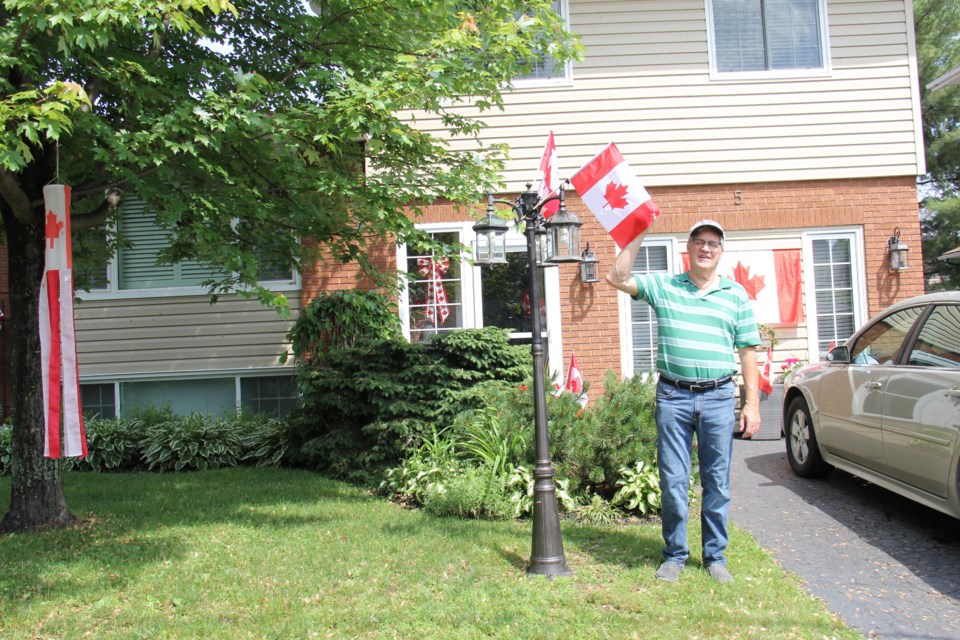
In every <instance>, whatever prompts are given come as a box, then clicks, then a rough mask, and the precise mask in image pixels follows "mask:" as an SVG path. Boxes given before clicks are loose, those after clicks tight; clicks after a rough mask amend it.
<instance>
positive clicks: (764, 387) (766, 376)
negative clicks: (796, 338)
mask: <svg viewBox="0 0 960 640" xmlns="http://www.w3.org/2000/svg"><path fill="white" fill-rule="evenodd" d="M772 368H773V348H772V347H767V359H766V361H764V363H763V368H762V369H761V370H760V391H763V392H764V393H765V394H767V395H770V394H771V393H773V372H772Z"/></svg>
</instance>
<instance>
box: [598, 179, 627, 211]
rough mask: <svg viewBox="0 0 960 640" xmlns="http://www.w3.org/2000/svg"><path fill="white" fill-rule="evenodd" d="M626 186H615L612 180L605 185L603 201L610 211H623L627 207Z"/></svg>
mask: <svg viewBox="0 0 960 640" xmlns="http://www.w3.org/2000/svg"><path fill="white" fill-rule="evenodd" d="M626 195H627V186H626V185H623V184H617V183H616V182H614V181H613V180H611V181H610V182H608V183H607V191H606V193H604V194H603V199H604V200H606V201H607V204H608V205H610V208H611V209H623V208H624V207H625V206H627V199H626V197H625V196H626Z"/></svg>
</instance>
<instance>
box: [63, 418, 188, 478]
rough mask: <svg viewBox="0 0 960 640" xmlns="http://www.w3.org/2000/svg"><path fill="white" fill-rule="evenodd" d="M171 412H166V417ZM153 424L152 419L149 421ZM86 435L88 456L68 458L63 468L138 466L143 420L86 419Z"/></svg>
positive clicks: (131, 468)
mask: <svg viewBox="0 0 960 640" xmlns="http://www.w3.org/2000/svg"><path fill="white" fill-rule="evenodd" d="M170 418H172V414H170V415H167V419H168V420H169V419H170ZM152 422H153V423H155V422H156V421H155V420H152ZM84 426H85V431H86V435H87V455H86V457H83V458H67V459H66V460H65V461H64V468H65V469H74V470H78V471H135V470H137V469H138V468H140V466H141V464H142V461H141V457H140V456H141V451H142V449H141V440H142V439H143V437H144V435H145V433H146V425H145V423H144V422H143V421H142V420H140V419H137V418H132V419H130V420H126V419H123V418H111V419H100V418H95V419H93V420H88V421H86V422H85V424H84Z"/></svg>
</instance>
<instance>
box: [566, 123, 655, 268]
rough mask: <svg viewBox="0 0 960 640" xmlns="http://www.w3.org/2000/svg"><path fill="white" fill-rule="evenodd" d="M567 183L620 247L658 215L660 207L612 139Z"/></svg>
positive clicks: (645, 227)
mask: <svg viewBox="0 0 960 640" xmlns="http://www.w3.org/2000/svg"><path fill="white" fill-rule="evenodd" d="M570 183H571V184H572V185H573V188H574V189H576V190H577V193H579V194H580V197H581V198H583V203H584V204H585V205H587V208H588V209H590V211H592V212H593V215H595V216H597V219H598V220H599V221H600V224H602V225H603V228H604V229H606V230H607V232H608V233H609V234H610V235H611V236H612V237H613V239H614V241H615V242H616V243H617V246H618V247H620V248H621V249H622V248H623V247H625V246H627V245H628V244H630V241H631V240H633V239H634V238H636V237H637V236H638V235H640V234H641V233H643V232H644V231H645V230H646V229H647V227H649V226H650V223H651V222H653V221H654V220H655V219H656V218H657V217H658V216H659V215H660V207H658V206H657V203H656V202H654V201H653V198H652V197H650V194H649V193H647V190H646V189H645V188H644V186H643V183H641V182H640V179H639V178H637V176H636V175H635V174H634V173H633V170H632V169H631V168H630V165H628V164H627V161H626V160H624V158H623V155H622V154H621V153H620V150H619V149H617V145H615V144H614V143H612V142H611V143H610V144H608V145H607V146H606V147H604V149H603V151H601V152H600V153H598V154H597V155H596V156H595V157H594V158H593V159H592V160H590V162H588V163H587V164H585V165H583V166H582V167H581V168H580V170H579V171H577V172H576V173H575V174H574V175H573V177H572V178H570Z"/></svg>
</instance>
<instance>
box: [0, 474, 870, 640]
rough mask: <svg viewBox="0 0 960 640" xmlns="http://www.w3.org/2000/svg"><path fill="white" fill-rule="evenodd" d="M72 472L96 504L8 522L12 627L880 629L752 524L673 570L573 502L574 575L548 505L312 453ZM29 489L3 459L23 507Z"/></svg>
mask: <svg viewBox="0 0 960 640" xmlns="http://www.w3.org/2000/svg"><path fill="white" fill-rule="evenodd" d="M65 484H66V491H67V500H68V503H69V505H70V507H71V509H72V510H73V512H74V513H75V514H77V515H78V516H80V517H82V518H84V519H87V520H88V523H87V524H85V525H84V526H81V527H77V528H74V529H71V530H66V531H49V532H44V533H39V534H20V535H14V536H5V537H0V638H4V639H14V638H96V639H98V640H99V639H104V638H150V639H156V638H204V639H212V638H230V639H236V638H278V639H286V638H490V637H494V638H645V639H649V638H671V639H674V638H677V639H681V638H682V639H686V638H717V639H723V640H730V639H732V638H764V639H767V638H810V639H815V640H824V639H826V638H860V637H861V636H860V635H859V634H857V633H855V632H854V631H852V630H850V629H848V628H847V627H846V626H845V625H844V624H843V623H842V622H840V621H839V620H837V619H835V618H833V617H832V616H831V615H830V614H829V613H828V612H827V611H826V609H825V608H824V606H823V604H822V603H821V602H819V601H818V600H816V599H814V598H812V597H809V596H807V595H806V594H804V592H803V591H802V589H801V588H800V587H799V583H798V581H797V579H796V578H794V577H793V576H791V575H789V574H787V573H785V572H784V571H782V570H781V569H780V568H778V567H777V565H776V564H775V563H774V562H773V561H772V560H771V558H770V557H769V556H768V555H767V554H766V553H765V552H764V551H763V550H762V549H760V548H759V547H758V546H757V544H756V543H755V542H754V541H753V539H752V538H751V537H750V536H749V535H748V534H746V533H745V532H743V531H741V530H738V529H736V528H734V531H733V534H732V542H731V545H730V550H729V552H728V559H729V566H730V568H731V570H732V571H733V573H734V575H735V576H736V577H737V581H736V582H735V583H733V584H730V585H719V584H716V583H714V582H713V581H711V580H710V578H709V576H708V575H707V573H706V571H704V570H703V569H702V568H701V567H700V565H699V559H698V558H693V559H692V562H691V563H689V564H688V568H687V569H686V570H685V571H684V574H683V577H682V578H681V580H680V581H679V582H678V583H673V584H671V583H663V582H659V581H656V580H654V578H653V571H654V569H655V567H656V566H657V564H658V563H659V558H660V537H659V527H658V526H657V525H655V524H646V525H628V526H618V527H588V526H578V525H575V524H573V523H570V522H566V521H565V522H564V523H563V539H564V546H565V550H566V554H567V562H568V564H569V565H570V567H571V568H572V569H573V571H574V577H572V578H561V579H556V580H547V579H544V578H542V577H527V576H526V574H525V566H526V562H527V560H528V558H529V554H530V537H531V533H530V532H531V525H530V523H529V521H527V522H478V521H464V520H453V519H439V518H435V517H432V516H430V515H428V514H425V513H422V512H419V511H411V510H407V509H403V508H401V507H399V506H397V505H394V504H391V503H388V502H385V501H383V500H381V499H378V498H374V497H371V496H369V495H367V494H366V493H365V492H363V491H362V490H359V489H357V488H354V487H352V486H349V485H345V484H341V483H337V482H333V481H330V480H326V479H323V478H320V477H318V476H316V475H314V474H311V473H307V472H303V471H291V470H282V469H251V468H235V469H228V470H221V471H207V472H201V473H184V474H167V475H163V474H146V473H144V474H95V473H69V474H67V476H66V481H65ZM9 494H10V484H9V478H3V479H0V509H2V510H3V511H6V508H7V504H8V501H9ZM691 520H692V521H693V523H694V524H695V523H696V521H697V518H696V517H693V518H691ZM691 536H696V538H694V540H697V539H699V530H691ZM693 546H694V547H696V546H697V545H693Z"/></svg>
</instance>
